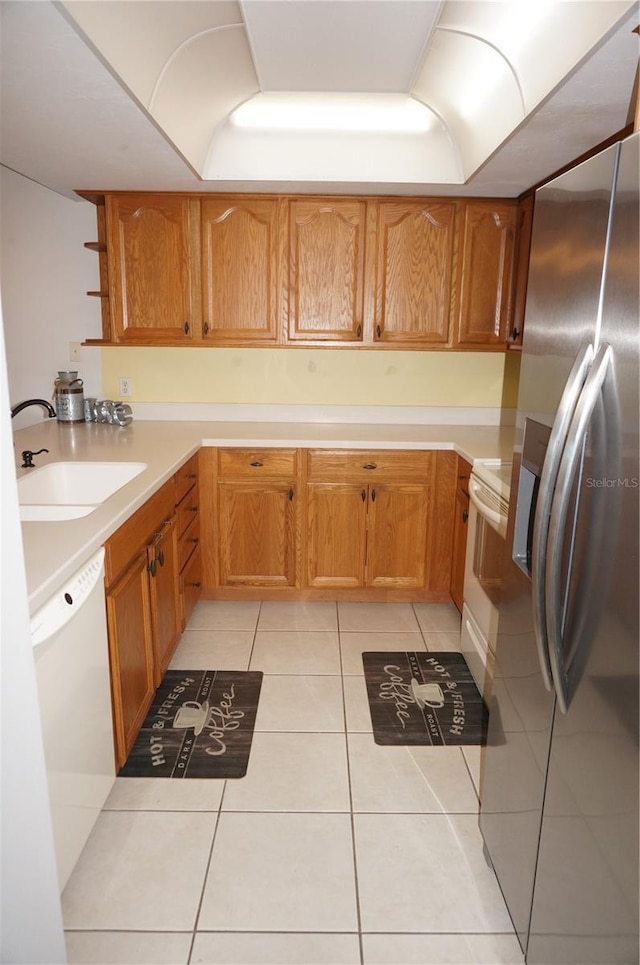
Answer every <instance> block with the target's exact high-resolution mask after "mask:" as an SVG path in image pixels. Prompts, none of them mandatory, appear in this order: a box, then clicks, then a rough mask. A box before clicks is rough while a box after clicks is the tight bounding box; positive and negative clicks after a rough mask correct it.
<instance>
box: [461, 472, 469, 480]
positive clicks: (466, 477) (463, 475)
mask: <svg viewBox="0 0 640 965" xmlns="http://www.w3.org/2000/svg"><path fill="white" fill-rule="evenodd" d="M468 478H469V477H468V476H467V474H466V473H463V474H462V475H461V476H458V479H468Z"/></svg>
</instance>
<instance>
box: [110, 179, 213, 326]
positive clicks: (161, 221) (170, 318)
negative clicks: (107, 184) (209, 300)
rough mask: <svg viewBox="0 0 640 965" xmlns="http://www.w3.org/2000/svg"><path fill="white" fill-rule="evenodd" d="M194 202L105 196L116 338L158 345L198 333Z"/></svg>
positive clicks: (155, 196) (174, 197) (178, 197)
mask: <svg viewBox="0 0 640 965" xmlns="http://www.w3.org/2000/svg"><path fill="white" fill-rule="evenodd" d="M198 204H199V202H198V201H197V200H193V199H190V198H189V197H188V196H187V195H164V194H148V193H144V194H122V195H120V194H115V195H108V196H107V199H106V207H107V230H108V249H109V252H108V253H109V283H110V286H111V295H112V297H111V300H110V301H111V313H112V323H113V327H114V331H115V340H116V341H117V342H119V343H130V344H147V345H149V344H153V345H162V344H176V343H184V342H189V341H190V340H191V339H193V338H194V337H199V335H200V325H201V319H200V313H199V293H198V292H197V290H196V289H197V281H198V266H197V263H196V261H195V255H196V253H197V249H198V248H199V238H198V225H197V217H196V212H197V206H198Z"/></svg>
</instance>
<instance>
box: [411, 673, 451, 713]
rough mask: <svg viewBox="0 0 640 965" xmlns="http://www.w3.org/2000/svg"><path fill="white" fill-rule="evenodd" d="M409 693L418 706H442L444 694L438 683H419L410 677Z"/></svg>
mask: <svg viewBox="0 0 640 965" xmlns="http://www.w3.org/2000/svg"><path fill="white" fill-rule="evenodd" d="M411 693H412V694H413V699H414V700H415V702H416V704H417V705H418V707H433V708H438V707H444V694H443V693H442V687H441V686H440V684H435V683H429V684H421V683H419V682H418V681H417V680H416V678H415V677H412V678H411Z"/></svg>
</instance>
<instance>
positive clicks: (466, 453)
mask: <svg viewBox="0 0 640 965" xmlns="http://www.w3.org/2000/svg"><path fill="white" fill-rule="evenodd" d="M14 442H15V453H16V466H19V465H20V463H21V462H22V459H21V456H20V453H21V452H22V450H24V449H31V450H37V449H42V448H46V449H48V450H49V452H48V453H42V455H40V456H36V457H35V460H34V461H35V465H36V467H41V466H46V465H47V464H48V463H50V462H59V461H61V460H69V459H78V460H83V461H87V460H91V461H101V462H144V463H146V464H147V468H146V469H145V470H144V472H142V473H141V474H140V475H139V476H136V478H135V479H133V480H132V481H131V482H130V483H127V485H126V486H124V487H123V488H122V489H120V490H119V491H118V492H116V493H114V495H113V496H111V497H110V498H109V499H107V500H105V502H104V503H102V505H100V506H99V507H98V508H97V509H96V510H95V511H94V512H92V513H90V514H89V515H88V516H83V517H82V518H81V519H72V520H64V521H62V522H37V523H27V522H24V523H23V524H22V536H23V542H24V554H25V564H26V575H27V589H28V594H29V608H30V611H31V613H34V612H35V611H36V610H37V609H38V608H39V607H40V606H42V604H43V603H45V602H46V601H47V600H48V599H49V597H50V596H52V594H53V593H54V592H55V591H56V590H57V589H59V588H60V587H61V586H62V584H63V583H64V582H65V581H66V580H67V579H69V577H71V576H73V574H74V573H75V572H76V570H78V569H79V568H80V567H81V566H82V565H83V563H85V562H86V561H87V560H88V559H89V557H90V556H91V555H92V554H93V553H94V552H95V551H96V550H97V549H98V547H99V546H101V545H102V544H103V543H104V542H105V541H106V540H107V539H108V537H109V536H110V535H111V534H112V533H114V532H115V531H116V529H118V527H119V526H121V525H122V523H123V522H124V521H125V520H126V519H127V518H128V517H129V516H130V515H131V514H132V513H133V512H135V510H136V509H138V508H139V507H140V506H141V505H142V504H143V503H144V502H145V501H146V500H147V499H148V498H149V496H150V495H151V494H152V493H154V492H155V491H156V490H157V489H158V488H159V487H160V486H161V485H162V484H163V483H164V482H165V481H166V480H167V479H169V477H170V476H172V475H173V473H174V472H175V471H176V470H177V469H178V468H179V467H180V466H181V465H182V463H184V462H185V461H186V460H187V459H188V458H189V457H190V456H191V455H193V453H194V452H197V450H198V449H199V448H200V447H201V446H247V447H251V448H254V447H255V448H257V447H265V446H278V447H280V446H282V447H295V448H303V449H304V448H312V447H316V446H317V447H321V448H339V449H453V450H455V451H456V452H457V453H459V454H460V455H461V456H463V457H464V458H465V459H467V460H468V461H469V462H471V463H473V462H474V461H475V460H478V459H502V460H504V461H511V454H512V449H513V442H514V429H513V428H512V427H499V426H476V425H474V426H441V425H438V426H428V425H356V424H344V423H342V424H336V423H285V422H280V423H273V422H271V423H267V422H263V423H257V422H255V423H249V422H134V423H133V424H132V425H131V426H129V427H128V428H126V429H119V428H117V427H115V426H110V425H98V424H93V423H87V424H81V425H78V426H70V425H64V424H60V423H58V422H57V421H56V420H55V419H48V420H46V421H43V422H41V423H37V424H36V425H33V426H30V427H29V428H27V429H21V430H18V431H17V432H15V434H14ZM28 472H29V470H28V469H20V468H19V469H17V474H18V476H21V475H24V474H26V473H28Z"/></svg>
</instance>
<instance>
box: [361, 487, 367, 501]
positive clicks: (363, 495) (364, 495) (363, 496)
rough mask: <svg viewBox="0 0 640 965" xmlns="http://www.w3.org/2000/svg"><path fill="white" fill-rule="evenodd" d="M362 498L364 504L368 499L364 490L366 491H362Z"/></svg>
mask: <svg viewBox="0 0 640 965" xmlns="http://www.w3.org/2000/svg"><path fill="white" fill-rule="evenodd" d="M360 497H361V499H362V502H364V501H365V499H366V498H367V493H366V490H364V489H363V490H362V492H361V493H360Z"/></svg>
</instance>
